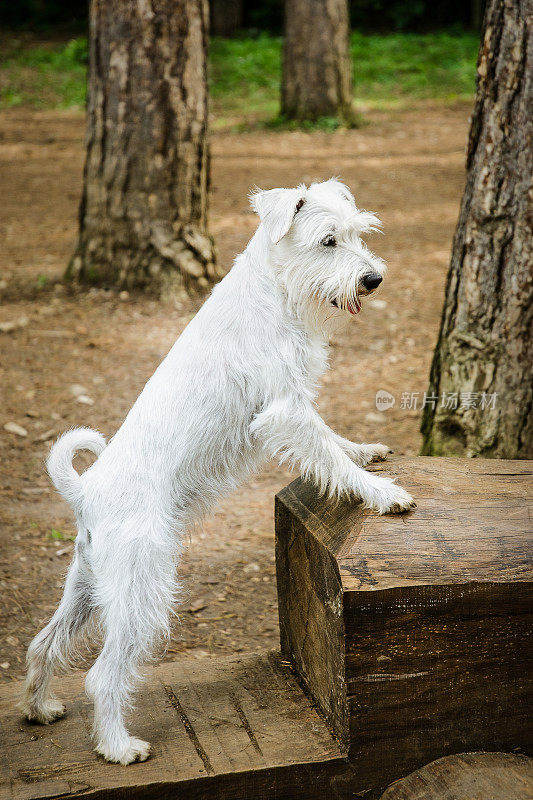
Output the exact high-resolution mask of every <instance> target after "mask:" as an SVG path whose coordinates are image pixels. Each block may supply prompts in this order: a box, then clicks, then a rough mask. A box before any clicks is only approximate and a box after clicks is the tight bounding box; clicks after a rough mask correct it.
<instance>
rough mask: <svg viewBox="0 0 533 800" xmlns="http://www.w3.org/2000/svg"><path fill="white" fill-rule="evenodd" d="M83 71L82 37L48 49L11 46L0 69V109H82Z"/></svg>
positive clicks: (83, 100)
mask: <svg viewBox="0 0 533 800" xmlns="http://www.w3.org/2000/svg"><path fill="white" fill-rule="evenodd" d="M86 71H87V39H86V38H85V37H80V38H78V39H71V40H70V41H69V42H67V44H57V43H54V44H51V45H48V46H42V45H41V46H33V47H31V46H30V47H28V46H25V45H24V44H23V43H22V42H17V41H15V42H12V43H11V45H10V47H9V50H8V52H7V53H5V54H4V57H3V59H2V64H1V68H0V107H3V108H9V107H10V106H19V105H31V106H34V107H36V108H74V107H83V106H84V104H85V93H86V87H85V84H86Z"/></svg>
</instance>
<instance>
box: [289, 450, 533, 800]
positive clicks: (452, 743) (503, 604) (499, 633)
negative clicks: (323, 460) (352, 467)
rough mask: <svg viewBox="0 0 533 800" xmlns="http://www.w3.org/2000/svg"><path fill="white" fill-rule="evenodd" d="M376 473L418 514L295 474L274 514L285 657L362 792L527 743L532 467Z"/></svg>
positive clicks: (427, 461)
mask: <svg viewBox="0 0 533 800" xmlns="http://www.w3.org/2000/svg"><path fill="white" fill-rule="evenodd" d="M373 471H374V472H381V473H383V474H387V475H392V476H393V477H395V478H396V479H397V481H398V483H400V484H401V485H402V486H404V487H405V488H406V489H407V490H408V491H409V492H410V493H412V494H413V496H414V497H415V499H416V501H417V504H418V507H417V509H415V510H414V511H413V512H411V513H408V514H403V515H396V516H394V515H387V516H384V517H379V516H377V515H375V514H372V513H367V512H363V511H362V509H361V507H360V505H359V504H357V503H348V502H342V503H338V504H334V503H332V502H329V501H327V500H325V499H324V498H321V497H319V496H318V494H317V492H316V489H315V487H314V486H313V485H312V484H311V483H306V482H303V481H302V480H297V481H294V482H293V483H292V484H291V485H290V486H288V487H287V488H286V489H284V490H283V491H282V492H281V493H280V494H279V495H278V504H277V515H276V539H277V542H276V553H277V571H278V588H279V596H280V603H279V608H280V630H281V645H282V652H283V655H284V656H285V657H286V658H287V659H289V660H292V662H293V663H294V665H295V668H296V669H297V670H298V671H299V672H300V674H301V676H302V678H303V680H304V682H305V684H306V688H307V690H308V691H309V693H310V694H311V696H312V697H313V698H314V699H315V701H316V703H317V706H318V707H319V708H320V710H321V711H322V713H323V714H324V715H325V717H326V719H327V720H328V722H329V724H330V725H332V727H333V728H334V730H335V732H336V734H337V735H338V736H339V739H340V741H341V742H342V743H343V745H344V746H346V747H348V752H349V758H350V761H351V763H352V765H353V767H354V770H355V776H356V777H355V790H357V791H367V792H369V793H370V794H369V796H377V794H378V793H379V792H380V791H383V789H384V788H385V786H386V785H387V783H389V782H391V781H392V780H394V779H396V778H399V777H401V776H402V775H406V774H407V773H409V772H411V771H412V770H414V769H417V768H418V767H421V766H423V765H424V764H425V763H427V762H428V761H431V760H433V759H436V758H438V757H439V756H445V755H448V754H453V753H458V752H463V751H467V750H477V749H484V750H503V751H512V750H515V749H516V748H517V747H521V748H523V749H524V750H525V751H527V752H529V751H531V750H532V749H533V726H532V724H531V720H530V716H531V715H530V709H531V695H532V675H533V670H532V669H531V654H532V649H531V635H532V630H533V625H532V618H531V613H532V607H533V567H532V559H531V552H532V547H531V545H532V543H533V541H532V540H533V537H532V533H533V525H532V522H531V519H532V513H531V506H532V505H533V504H532V502H531V501H532V498H533V481H532V473H533V469H532V464H531V462H527V461H483V460H477V459H474V460H467V459H451V458H415V459H396V460H393V461H392V462H391V463H389V462H387V463H385V464H380V465H379V466H376V467H375V468H374V470H373ZM317 554H320V557H318V556H317ZM339 599H342V615H341V619H339V617H338V615H336V614H334V613H332V612H333V610H335V609H337V608H338V603H339ZM315 642H316V645H317V646H315ZM325 651H327V652H325ZM340 662H342V664H341V663H340ZM339 700H340V703H339ZM344 702H345V703H346V706H345V709H343V708H342V703H344Z"/></svg>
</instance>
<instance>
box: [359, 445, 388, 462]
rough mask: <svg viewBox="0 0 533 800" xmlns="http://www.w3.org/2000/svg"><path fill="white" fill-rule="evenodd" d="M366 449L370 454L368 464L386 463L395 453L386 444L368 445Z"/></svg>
mask: <svg viewBox="0 0 533 800" xmlns="http://www.w3.org/2000/svg"><path fill="white" fill-rule="evenodd" d="M364 447H365V448H366V452H367V454H368V461H367V464H370V462H371V461H385V459H386V458H388V456H390V454H391V453H392V452H393V451H392V450H391V449H390V447H388V446H387V445H386V444H366V445H364Z"/></svg>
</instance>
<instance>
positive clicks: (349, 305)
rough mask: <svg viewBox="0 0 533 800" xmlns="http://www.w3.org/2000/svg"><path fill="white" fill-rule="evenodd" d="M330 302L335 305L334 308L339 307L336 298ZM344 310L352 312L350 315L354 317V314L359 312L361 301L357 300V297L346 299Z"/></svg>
mask: <svg viewBox="0 0 533 800" xmlns="http://www.w3.org/2000/svg"><path fill="white" fill-rule="evenodd" d="M331 303H332V305H334V306H335V308H340V306H339V303H338V302H337V300H332V301H331ZM346 310H347V311H349V312H350V314H352V316H354V317H355V315H356V314H359V312H360V311H361V301H360V300H359V298H358V297H355V298H354V300H353V301H351V300H348V301H347V302H346Z"/></svg>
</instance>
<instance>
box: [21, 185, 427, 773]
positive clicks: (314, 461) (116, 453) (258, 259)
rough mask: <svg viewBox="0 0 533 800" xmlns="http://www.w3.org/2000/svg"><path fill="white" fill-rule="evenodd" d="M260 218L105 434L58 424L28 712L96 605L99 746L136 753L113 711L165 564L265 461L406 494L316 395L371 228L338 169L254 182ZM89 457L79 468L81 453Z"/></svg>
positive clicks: (382, 498) (390, 504)
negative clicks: (43, 596)
mask: <svg viewBox="0 0 533 800" xmlns="http://www.w3.org/2000/svg"><path fill="white" fill-rule="evenodd" d="M251 202H252V206H253V208H254V209H255V211H256V212H257V213H258V215H259V217H260V220H261V224H260V225H259V228H258V230H257V231H256V233H255V235H254V237H253V238H252V240H251V241H250V243H249V244H248V246H247V248H246V250H245V251H244V253H242V254H241V255H240V256H238V258H237V259H236V261H235V265H234V266H233V269H232V270H231V271H230V272H229V273H228V275H227V276H226V277H225V278H224V280H223V281H221V283H220V284H219V285H218V286H216V287H215V289H214V290H213V292H212V294H211V296H210V297H209V299H208V300H207V301H206V303H205V304H204V306H203V307H202V308H201V310H200V311H199V312H198V314H197V315H196V317H195V318H194V319H193V320H192V322H191V323H190V325H189V326H188V327H187V328H186V330H185V331H184V332H183V334H182V335H181V336H180V338H179V339H178V341H177V342H176V343H175V345H174V346H173V348H172V349H171V351H170V353H169V354H168V356H167V357H166V358H165V360H164V361H163V363H162V364H161V365H160V366H159V368H158V369H157V370H156V372H155V374H154V375H153V376H152V378H151V379H150V380H149V381H148V383H147V384H146V386H145V388H144V390H143V391H142V393H141V395H140V396H139V398H138V400H137V402H136V403H135V405H134V406H133V408H132V409H131V411H130V413H129V414H128V416H127V417H126V420H125V422H124V424H123V425H122V427H121V428H120V430H119V431H118V432H117V434H116V435H115V436H114V437H113V439H112V440H111V441H110V442H109V444H108V445H107V446H106V444H105V441H104V439H103V437H102V436H101V435H100V434H99V433H97V432H96V431H93V430H90V429H86V428H85V429H84V428H81V429H77V430H71V431H69V432H68V433H65V434H64V435H63V436H62V437H61V438H60V439H59V440H58V441H57V442H56V444H55V445H54V447H53V448H52V451H51V453H50V457H49V459H48V470H49V472H50V476H51V478H52V480H53V482H54V484H55V486H56V488H57V489H58V491H59V492H61V494H62V495H63V497H64V498H65V499H66V500H67V501H68V502H69V503H70V505H71V506H72V508H73V510H74V513H75V515H76V520H77V524H78V536H77V539H76V549H75V555H74V559H73V561H72V564H71V566H70V569H69V572H68V575H67V579H66V584H65V590H64V594H63V599H62V600H61V603H60V605H59V607H58V609H57V611H56V612H55V614H54V616H53V617H52V619H51V620H50V622H49V623H48V625H47V626H46V627H45V628H44V629H43V630H42V631H41V632H40V633H39V634H38V635H37V636H36V637H35V639H34V640H33V641H32V643H31V644H30V647H29V650H28V659H27V660H28V675H27V682H26V696H25V700H24V712H25V714H26V716H27V718H28V719H29V720H35V721H37V722H41V723H49V722H52V721H53V720H55V719H57V718H58V717H60V716H61V715H62V714H63V713H64V706H63V705H62V704H61V703H60V702H59V701H58V700H57V699H56V698H55V697H53V696H52V694H51V693H50V679H51V677H52V674H53V672H54V670H55V669H57V668H59V667H64V666H67V665H68V663H69V660H70V657H71V656H72V653H73V652H74V647H75V641H76V638H77V637H78V636H79V635H80V634H81V633H82V632H83V630H84V628H85V625H86V623H87V622H88V621H89V618H90V617H91V616H92V614H93V612H94V611H96V612H97V614H98V617H99V624H100V626H101V628H102V632H103V636H104V643H103V647H102V651H101V653H100V656H99V657H98V659H97V660H96V662H95V664H94V665H93V667H92V668H91V669H90V671H89V673H88V675H87V681H86V688H87V693H88V694H89V696H90V697H91V698H92V699H93V700H94V710H95V719H94V732H95V737H96V750H97V751H98V752H99V753H101V754H102V755H103V756H104V758H106V759H107V760H108V761H115V762H119V763H121V764H129V763H130V762H132V761H136V760H141V761H142V760H144V759H146V758H147V757H148V755H149V750H150V745H149V744H148V743H147V742H144V741H141V740H140V739H136V738H133V737H131V736H130V735H129V733H128V731H127V730H126V728H125V725H124V711H125V709H126V708H127V706H128V703H129V700H130V698H131V695H132V691H133V689H134V685H135V683H136V681H137V679H138V671H139V667H140V665H141V664H142V662H143V661H144V660H146V659H147V658H148V657H150V656H151V654H152V652H153V649H154V647H155V645H156V643H157V641H158V639H159V638H160V637H161V636H162V635H164V634H165V633H167V632H168V626H169V615H170V612H171V609H172V605H173V603H174V601H175V599H176V597H177V590H178V583H177V579H176V561H177V559H178V556H179V552H180V543H181V541H182V539H183V535H184V532H185V530H186V529H187V527H188V526H190V525H191V524H192V523H193V522H195V521H197V520H198V519H199V518H201V517H202V516H203V515H205V514H206V513H207V512H208V511H209V510H210V509H212V508H213V505H214V504H215V503H216V502H217V501H218V500H219V498H221V497H222V496H224V495H226V494H227V493H228V492H231V491H232V490H233V489H234V488H235V487H236V486H237V485H238V484H240V483H241V482H242V481H244V480H245V479H246V478H247V477H248V476H249V475H250V474H251V473H253V472H255V471H256V470H258V469H259V467H260V466H261V465H262V464H263V463H264V462H265V460H267V459H269V458H272V457H276V458H278V459H280V460H281V461H288V462H290V463H291V464H292V463H298V464H299V465H300V469H301V472H302V473H303V475H305V476H306V477H308V478H309V479H311V480H313V481H314V482H315V483H316V485H317V489H318V490H319V491H320V492H327V494H328V495H330V496H336V497H339V496H346V495H349V496H352V497H354V498H358V499H361V500H362V502H363V503H364V505H365V506H366V507H367V508H370V509H374V510H375V511H377V512H378V513H379V514H384V513H387V512H398V511H404V510H406V509H409V508H411V507H412V506H414V502H413V500H412V498H411V497H410V496H409V495H408V494H407V492H405V491H404V490H403V489H402V488H400V487H399V486H397V485H396V484H395V483H394V482H393V481H392V480H389V479H387V478H383V477H379V476H377V475H374V474H371V473H368V472H366V471H365V470H364V469H363V467H364V466H365V464H368V463H369V462H370V461H372V460H375V459H383V458H385V457H386V455H387V453H388V452H390V451H389V449H388V448H387V447H385V446H384V445H382V444H353V443H352V442H350V441H348V440H346V439H343V438H342V437H341V436H339V435H338V434H336V433H335V432H334V431H332V430H331V429H330V428H329V427H328V426H327V425H326V424H325V423H324V422H323V420H322V419H321V417H320V415H319V414H318V411H317V409H316V406H315V398H316V393H317V390H316V383H317V380H318V378H319V376H320V375H321V373H322V372H323V371H324V370H325V368H326V366H327V360H328V334H329V332H330V331H331V326H332V324H333V323H334V322H335V320H338V319H339V318H342V317H345V318H347V319H349V315H355V314H357V313H358V312H359V310H360V308H361V298H362V297H363V296H364V295H367V294H369V293H370V292H372V291H373V290H374V289H375V288H376V286H377V285H378V284H379V283H380V282H381V280H382V276H383V273H384V270H385V265H384V264H383V262H382V261H381V260H380V259H379V258H377V257H376V256H374V255H373V254H372V253H371V252H370V251H369V250H368V248H367V247H366V245H365V244H364V243H363V242H362V240H361V238H360V237H361V234H363V233H365V231H370V230H372V229H374V228H375V227H376V226H377V225H379V221H378V220H377V218H376V217H375V216H373V215H372V214H369V213H366V212H364V211H359V210H358V209H357V207H356V205H355V201H354V199H353V197H352V195H351V193H350V191H349V190H348V189H347V188H346V187H345V186H344V185H343V184H342V183H340V182H338V181H336V180H330V181H326V182H324V183H315V184H312V185H311V187H310V188H306V187H305V186H299V187H298V188H296V189H271V190H269V191H264V192H261V191H258V192H256V193H255V194H253V196H252V198H251ZM82 449H85V450H90V451H92V452H93V453H94V454H95V455H97V456H98V459H97V460H96V462H95V463H94V464H93V465H92V466H91V467H90V468H89V469H88V470H87V471H86V472H85V473H84V474H83V475H79V474H78V473H77V472H76V471H75V470H74V468H73V466H72V458H73V455H74V453H75V452H76V451H77V450H82Z"/></svg>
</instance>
